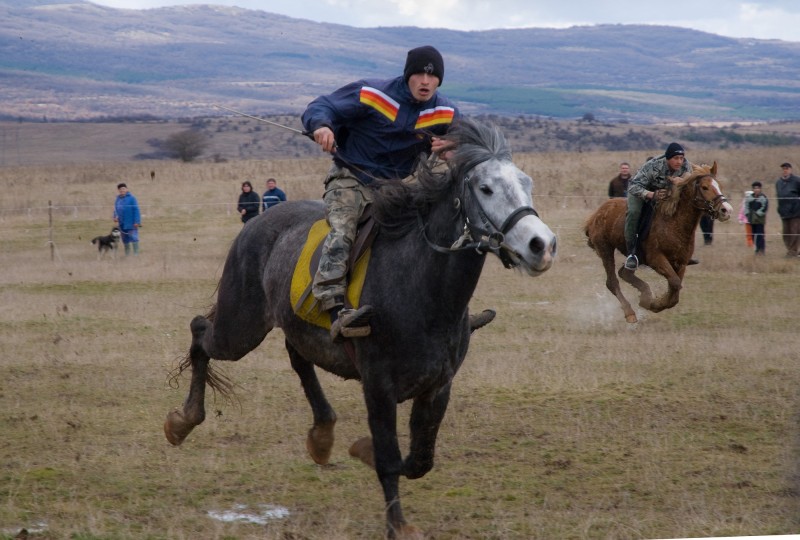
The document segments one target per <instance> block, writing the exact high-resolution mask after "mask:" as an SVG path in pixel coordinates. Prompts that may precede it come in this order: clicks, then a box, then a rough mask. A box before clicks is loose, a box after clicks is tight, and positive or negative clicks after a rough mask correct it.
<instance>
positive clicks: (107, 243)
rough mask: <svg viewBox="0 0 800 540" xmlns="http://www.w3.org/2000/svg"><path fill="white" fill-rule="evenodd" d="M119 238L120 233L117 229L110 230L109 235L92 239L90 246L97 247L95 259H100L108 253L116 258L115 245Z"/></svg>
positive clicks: (120, 236)
mask: <svg viewBox="0 0 800 540" xmlns="http://www.w3.org/2000/svg"><path fill="white" fill-rule="evenodd" d="M120 238H122V232H121V231H120V230H119V227H114V228H113V229H111V234H107V235H106V236H95V237H94V238H92V244H95V245H97V258H98V259H99V258H101V257H102V256H103V255H105V254H106V253H108V252H111V257H113V258H116V256H117V244H118V243H119V241H120Z"/></svg>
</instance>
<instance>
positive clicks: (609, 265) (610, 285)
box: [597, 248, 637, 323]
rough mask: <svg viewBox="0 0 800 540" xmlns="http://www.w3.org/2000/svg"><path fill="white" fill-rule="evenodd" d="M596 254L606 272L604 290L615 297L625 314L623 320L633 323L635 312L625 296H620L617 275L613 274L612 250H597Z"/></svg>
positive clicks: (620, 290) (620, 291)
mask: <svg viewBox="0 0 800 540" xmlns="http://www.w3.org/2000/svg"><path fill="white" fill-rule="evenodd" d="M597 254H598V255H600V259H602V261H603V268H604V269H605V271H606V288H607V289H608V290H609V291H611V294H613V295H614V296H616V297H617V300H618V301H619V303H620V306H621V307H622V312H623V313H624V314H625V320H626V321H628V322H629V323H635V322H636V321H637V319H636V312H635V311H634V310H633V308H632V307H631V304H630V302H628V299H627V298H625V295H623V294H622V288H621V287H620V286H619V279H617V274H616V273H615V269H614V249H613V248H611V251H608V250H602V251H601V250H598V251H597ZM620 275H621V274H620Z"/></svg>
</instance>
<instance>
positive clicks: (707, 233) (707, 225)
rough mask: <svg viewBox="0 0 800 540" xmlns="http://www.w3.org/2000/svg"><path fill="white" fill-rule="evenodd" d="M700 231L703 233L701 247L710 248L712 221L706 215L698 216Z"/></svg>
mask: <svg viewBox="0 0 800 540" xmlns="http://www.w3.org/2000/svg"><path fill="white" fill-rule="evenodd" d="M700 230H701V231H702V232H703V245H705V246H710V245H711V243H712V242H713V241H714V220H713V219H711V216H709V215H708V214H703V215H702V216H700Z"/></svg>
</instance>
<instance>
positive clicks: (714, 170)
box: [711, 160, 717, 176]
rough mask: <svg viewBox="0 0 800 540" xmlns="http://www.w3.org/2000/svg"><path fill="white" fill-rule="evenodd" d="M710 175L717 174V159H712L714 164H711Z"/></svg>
mask: <svg viewBox="0 0 800 540" xmlns="http://www.w3.org/2000/svg"><path fill="white" fill-rule="evenodd" d="M711 176H717V161H716V160H714V164H713V165H712V166H711Z"/></svg>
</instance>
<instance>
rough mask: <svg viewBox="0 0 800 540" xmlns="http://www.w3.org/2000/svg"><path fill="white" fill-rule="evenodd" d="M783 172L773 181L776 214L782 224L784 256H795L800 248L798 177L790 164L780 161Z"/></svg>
mask: <svg viewBox="0 0 800 540" xmlns="http://www.w3.org/2000/svg"><path fill="white" fill-rule="evenodd" d="M781 169H783V174H782V175H781V177H780V178H778V180H777V181H776V182H775V196H776V197H777V199H778V215H779V216H781V221H782V224H783V245H784V246H786V257H797V255H798V248H800V177H798V176H796V175H794V174H792V164H791V163H782V164H781Z"/></svg>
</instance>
